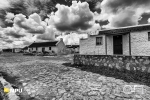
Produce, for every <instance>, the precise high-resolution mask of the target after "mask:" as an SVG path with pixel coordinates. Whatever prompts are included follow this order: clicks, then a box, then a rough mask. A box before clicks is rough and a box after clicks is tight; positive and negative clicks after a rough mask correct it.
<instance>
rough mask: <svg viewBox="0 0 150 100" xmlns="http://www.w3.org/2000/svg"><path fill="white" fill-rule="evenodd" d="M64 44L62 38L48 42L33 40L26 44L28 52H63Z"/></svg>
mask: <svg viewBox="0 0 150 100" xmlns="http://www.w3.org/2000/svg"><path fill="white" fill-rule="evenodd" d="M65 50H66V46H65V44H64V42H63V39H61V40H60V41H50V42H34V43H32V44H31V45H30V46H28V51H29V52H33V51H35V52H45V51H46V52H54V53H56V54H61V53H64V52H65Z"/></svg>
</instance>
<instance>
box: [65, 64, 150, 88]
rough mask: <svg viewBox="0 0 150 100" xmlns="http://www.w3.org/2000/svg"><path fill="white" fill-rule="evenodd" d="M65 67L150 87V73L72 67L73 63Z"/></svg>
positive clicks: (95, 67) (92, 67) (103, 67)
mask: <svg viewBox="0 0 150 100" xmlns="http://www.w3.org/2000/svg"><path fill="white" fill-rule="evenodd" d="M63 65H65V66H70V67H75V68H79V69H81V70H83V71H88V72H93V73H97V74H100V75H104V76H106V77H114V78H116V79H122V80H124V81H126V82H134V83H139V84H142V85H147V86H150V73H144V72H140V71H136V72H135V71H128V70H126V69H122V70H118V69H115V68H109V67H105V66H82V65H71V63H65V64H63Z"/></svg>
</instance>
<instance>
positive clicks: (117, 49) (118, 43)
mask: <svg viewBox="0 0 150 100" xmlns="http://www.w3.org/2000/svg"><path fill="white" fill-rule="evenodd" d="M113 47H114V48H113V50H114V54H122V52H123V49H122V35H117V36H113Z"/></svg>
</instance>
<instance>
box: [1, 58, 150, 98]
mask: <svg viewBox="0 0 150 100" xmlns="http://www.w3.org/2000/svg"><path fill="white" fill-rule="evenodd" d="M69 59H70V60H71V56H70V57H38V56H22V55H15V56H1V57H0V68H1V70H3V71H7V72H8V73H9V74H11V75H16V76H19V81H20V82H21V83H22V84H23V87H24V90H25V91H26V92H27V94H28V95H30V96H31V97H35V99H34V100H150V88H149V87H148V86H144V87H143V92H144V94H142V92H141V90H140V92H139V91H136V92H132V94H127V93H124V91H123V90H124V86H125V85H140V84H137V83H127V82H124V81H123V80H119V79H115V78H112V77H105V76H102V75H99V74H95V73H92V72H86V71H81V70H80V69H77V68H72V67H66V66H64V65H62V64H63V63H65V62H68V61H69Z"/></svg>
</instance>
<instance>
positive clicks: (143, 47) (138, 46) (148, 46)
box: [131, 30, 150, 56]
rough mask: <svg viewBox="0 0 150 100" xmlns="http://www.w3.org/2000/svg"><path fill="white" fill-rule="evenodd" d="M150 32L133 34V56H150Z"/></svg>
mask: <svg viewBox="0 0 150 100" xmlns="http://www.w3.org/2000/svg"><path fill="white" fill-rule="evenodd" d="M148 32H150V30H149V31H138V32H131V54H132V55H137V56H138V55H141V56H150V41H148Z"/></svg>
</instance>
